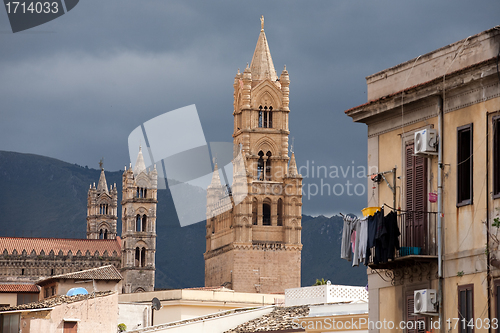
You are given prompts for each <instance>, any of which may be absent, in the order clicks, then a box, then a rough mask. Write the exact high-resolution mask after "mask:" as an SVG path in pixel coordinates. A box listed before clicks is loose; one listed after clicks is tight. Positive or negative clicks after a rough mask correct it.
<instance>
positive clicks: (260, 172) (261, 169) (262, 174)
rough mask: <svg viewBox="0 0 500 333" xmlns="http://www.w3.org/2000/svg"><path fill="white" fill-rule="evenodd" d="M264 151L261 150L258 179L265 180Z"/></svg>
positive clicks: (258, 162)
mask: <svg viewBox="0 0 500 333" xmlns="http://www.w3.org/2000/svg"><path fill="white" fill-rule="evenodd" d="M263 156H264V153H263V152H262V150H261V151H259V160H258V161H257V179H258V180H264V158H263Z"/></svg>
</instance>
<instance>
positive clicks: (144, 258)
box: [141, 248, 146, 267]
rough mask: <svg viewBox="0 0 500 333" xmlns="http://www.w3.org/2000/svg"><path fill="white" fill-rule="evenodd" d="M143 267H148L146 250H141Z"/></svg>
mask: <svg viewBox="0 0 500 333" xmlns="http://www.w3.org/2000/svg"><path fill="white" fill-rule="evenodd" d="M141 267H146V249H145V248H142V249H141Z"/></svg>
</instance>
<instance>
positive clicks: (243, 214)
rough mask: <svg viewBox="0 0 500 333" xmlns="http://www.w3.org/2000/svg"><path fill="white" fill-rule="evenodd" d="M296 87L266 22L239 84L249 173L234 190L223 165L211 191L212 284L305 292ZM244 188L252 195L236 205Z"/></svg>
mask: <svg viewBox="0 0 500 333" xmlns="http://www.w3.org/2000/svg"><path fill="white" fill-rule="evenodd" d="M289 84H290V80H289V76H288V71H287V70H286V67H285V69H284V70H283V71H282V73H281V76H280V77H278V76H277V74H276V71H275V69H274V64H273V61H272V58H271V52H270V50H269V45H268V43H267V38H266V34H265V33H264V18H263V17H262V18H261V31H260V35H259V39H258V41H257V46H256V47H255V52H254V54H253V58H252V62H251V65H250V66H248V65H247V67H246V68H245V70H244V72H243V73H240V72H239V71H238V73H237V74H236V77H235V80H234V111H233V116H234V132H233V142H234V157H235V159H236V158H242V159H243V165H244V166H245V170H236V168H235V169H234V171H233V177H234V178H233V188H232V191H227V190H224V188H223V187H222V185H221V183H220V175H219V170H218V168H217V166H216V168H215V170H214V175H213V177H212V183H211V184H210V186H209V187H208V189H207V226H206V230H207V233H206V242H207V244H206V252H205V255H204V256H205V286H207V287H208V286H221V285H224V286H227V287H228V288H231V289H233V290H235V291H239V292H257V293H277V292H284V290H285V289H287V288H295V287H300V268H301V249H302V244H301V229H302V227H301V217H302V176H301V175H299V174H297V166H296V162H295V156H294V154H293V152H292V153H291V157H289V155H288V136H289V134H290V131H289V129H288V117H289V114H290V109H289V107H288V104H289ZM240 154H241V155H240ZM234 165H235V167H236V163H234ZM242 186H245V187H246V188H247V190H248V195H246V197H245V198H244V199H243V201H242V202H240V203H236V204H235V201H234V200H233V198H234V197H235V196H237V195H238V192H239V191H240V189H241V187H242ZM236 202H239V200H237V201H236Z"/></svg>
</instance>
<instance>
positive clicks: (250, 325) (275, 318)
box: [225, 305, 309, 333]
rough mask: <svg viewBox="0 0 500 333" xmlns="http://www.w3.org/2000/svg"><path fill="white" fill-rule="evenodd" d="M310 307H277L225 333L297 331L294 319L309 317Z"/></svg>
mask: <svg viewBox="0 0 500 333" xmlns="http://www.w3.org/2000/svg"><path fill="white" fill-rule="evenodd" d="M308 315H309V306H308V305H301V306H288V307H276V308H275V309H274V310H273V311H272V312H271V313H269V314H266V315H263V316H261V317H259V318H256V319H254V320H250V321H247V322H246V323H243V324H241V325H239V326H237V327H235V328H233V329H231V330H229V331H226V332H225V333H250V332H274V331H278V332H279V331H288V330H292V329H296V328H297V327H296V325H294V323H293V319H294V318H298V317H307V316H308Z"/></svg>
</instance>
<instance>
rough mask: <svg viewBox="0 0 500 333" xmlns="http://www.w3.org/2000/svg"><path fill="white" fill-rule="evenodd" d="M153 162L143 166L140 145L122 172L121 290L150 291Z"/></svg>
mask: <svg viewBox="0 0 500 333" xmlns="http://www.w3.org/2000/svg"><path fill="white" fill-rule="evenodd" d="M157 179H158V174H157V172H156V166H155V167H154V169H153V170H152V171H151V170H146V166H145V164H144V158H143V155H142V149H141V148H139V154H138V155H137V162H136V163H135V167H134V169H133V170H132V168H131V167H130V168H129V169H127V168H125V172H124V173H123V196H122V275H123V292H124V293H133V292H141V291H154V286H155V252H156V204H157V202H158V200H157Z"/></svg>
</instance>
